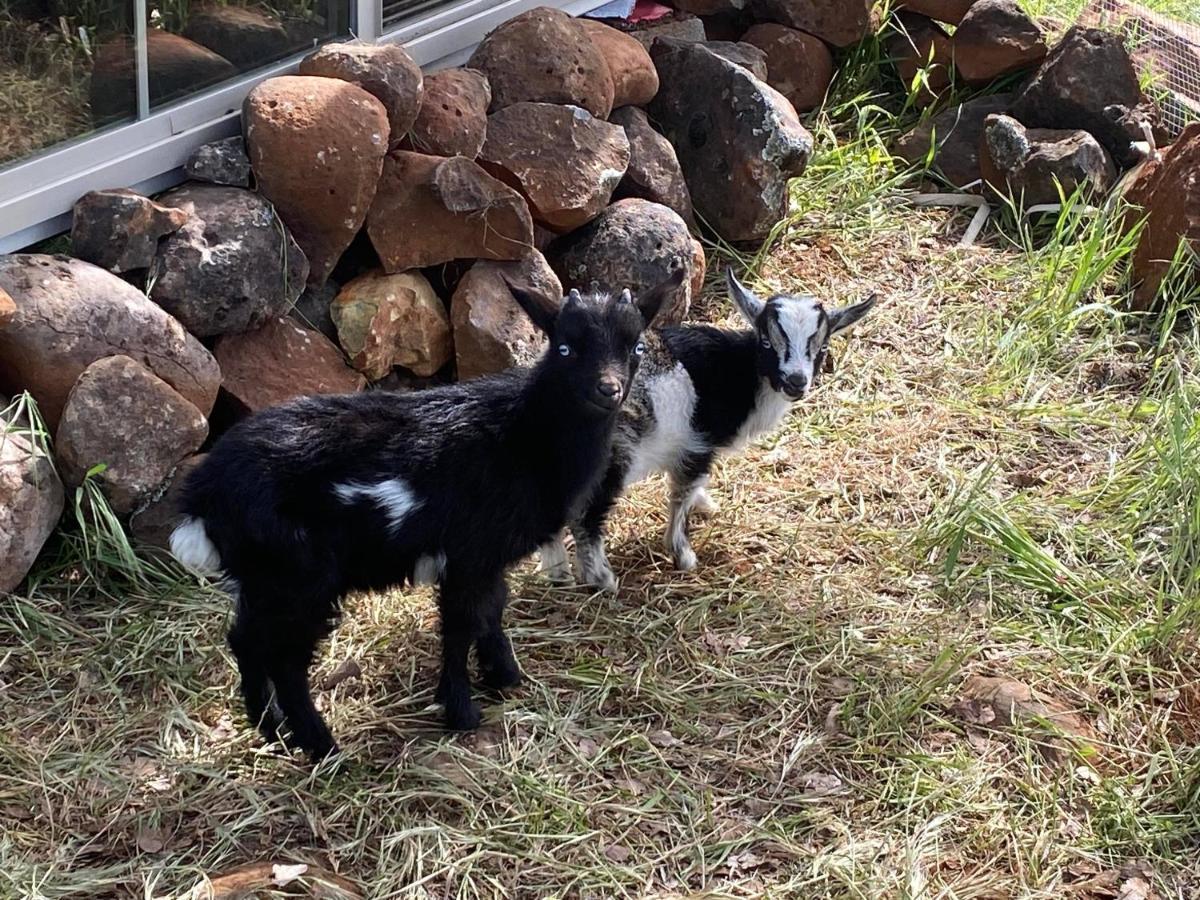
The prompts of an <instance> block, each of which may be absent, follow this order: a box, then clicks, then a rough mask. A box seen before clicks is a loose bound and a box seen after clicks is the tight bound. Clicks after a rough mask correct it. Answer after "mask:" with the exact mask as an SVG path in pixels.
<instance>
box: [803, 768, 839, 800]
mask: <svg viewBox="0 0 1200 900" xmlns="http://www.w3.org/2000/svg"><path fill="white" fill-rule="evenodd" d="M800 784H801V785H802V786H803V787H804V790H805V791H807V792H808V793H809V794H814V795H817V796H825V795H826V794H833V793H836V792H838V791H840V790H841V789H842V779H840V778H838V777H837V776H836V775H828V774H826V773H824V772H809V773H808V774H807V775H805V776H804V777H803V778H801V779H800Z"/></svg>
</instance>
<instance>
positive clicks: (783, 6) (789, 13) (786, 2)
mask: <svg viewBox="0 0 1200 900" xmlns="http://www.w3.org/2000/svg"><path fill="white" fill-rule="evenodd" d="M748 4H749V9H750V11H751V12H752V13H753V14H754V17H755V18H757V19H760V20H762V21H765V22H778V23H779V24H780V25H787V26H788V27H790V28H799V29H800V30H801V31H807V32H808V33H809V34H811V35H815V36H816V37H819V38H820V39H821V40H823V41H825V42H826V43H827V44H832V45H833V46H834V47H849V46H850V45H852V44H857V43H858V42H859V41H861V40H862V39H863V38H865V37H866V36H867V35H868V34H870V32H871V6H872V0H748Z"/></svg>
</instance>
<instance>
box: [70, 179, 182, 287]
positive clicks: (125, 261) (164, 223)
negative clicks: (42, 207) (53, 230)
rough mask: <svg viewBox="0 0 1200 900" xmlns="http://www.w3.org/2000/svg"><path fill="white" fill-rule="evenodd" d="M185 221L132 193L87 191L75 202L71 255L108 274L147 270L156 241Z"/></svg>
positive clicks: (148, 199) (173, 212)
mask: <svg viewBox="0 0 1200 900" xmlns="http://www.w3.org/2000/svg"><path fill="white" fill-rule="evenodd" d="M187 218H188V217H187V213H186V212H184V211H183V210H179V209H172V208H170V207H167V206H162V205H160V204H158V203H155V202H154V201H153V200H151V199H150V198H149V197H143V196H142V195H141V194H138V193H136V192H134V191H130V190H124V189H117V190H111V191H90V192H88V193H86V194H84V195H83V196H82V197H80V198H79V199H78V200H77V201H75V208H74V210H73V213H72V217H71V253H72V254H73V255H74V256H76V257H77V258H79V259H83V260H86V261H87V262H90V263H95V264H96V265H98V266H100V267H101V268H102V269H108V271H110V272H129V271H132V270H134V269H145V268H149V266H150V263H151V262H153V261H154V253H155V251H156V250H157V249H158V242H159V240H160V239H161V238H163V237H165V236H166V235H168V234H171V233H173V232H176V231H178V230H179V229H180V228H181V227H183V223H184V222H186V221H187Z"/></svg>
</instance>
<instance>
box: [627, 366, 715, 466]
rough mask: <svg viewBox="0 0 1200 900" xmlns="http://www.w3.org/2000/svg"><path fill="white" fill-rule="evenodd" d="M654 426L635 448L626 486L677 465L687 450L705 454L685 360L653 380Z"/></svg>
mask: <svg viewBox="0 0 1200 900" xmlns="http://www.w3.org/2000/svg"><path fill="white" fill-rule="evenodd" d="M647 394H648V395H649V397H650V404H651V408H652V409H653V411H654V425H653V427H652V428H651V429H650V431H649V432H648V433H647V434H646V435H645V436H644V437H642V438H641V439H640V440H639V441H638V442H637V444H636V445H635V446H634V447H633V453H632V458H631V460H630V464H629V470H628V471H627V472H626V473H625V487H629V486H630V485H632V484H636V483H637V482H639V481H641V480H642V479H643V478H646V477H647V476H649V475H653V474H654V473H655V472H666V471H670V470H671V469H674V468H676V466H677V465H678V463H679V461H680V460H681V459H682V458H683V457H684V456H685V455H687V454H688V453H702V452H703V451H704V450H705V444H704V441H703V440H702V439H701V437H700V435H698V434H696V432H695V430H694V429H693V428H692V415H693V414H694V413H695V411H696V386H695V385H694V384H692V378H691V376H690V375H688V373H687V369H685V368H684V367H683V364H682V363H678V364H677V365H676V366H675V368H673V369H672V370H671V371H669V372H665V373H663V374H662V375H657V376H655V377H654V378H652V379H651V381H650V384H649V385H648V387H647Z"/></svg>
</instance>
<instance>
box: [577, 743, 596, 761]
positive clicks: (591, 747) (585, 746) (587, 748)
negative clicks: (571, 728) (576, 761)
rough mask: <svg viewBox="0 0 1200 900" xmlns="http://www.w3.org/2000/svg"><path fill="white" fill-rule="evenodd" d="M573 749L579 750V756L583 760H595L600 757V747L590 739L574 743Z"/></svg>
mask: <svg viewBox="0 0 1200 900" xmlns="http://www.w3.org/2000/svg"><path fill="white" fill-rule="evenodd" d="M575 747H576V748H577V749H578V750H579V755H580V756H582V757H583V758H584V759H595V758H596V757H597V756H599V755H600V745H599V744H597V743H596V742H595V741H593V740H592V739H591V738H583V739H581V740H579V741H576V743H575Z"/></svg>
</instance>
